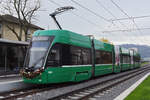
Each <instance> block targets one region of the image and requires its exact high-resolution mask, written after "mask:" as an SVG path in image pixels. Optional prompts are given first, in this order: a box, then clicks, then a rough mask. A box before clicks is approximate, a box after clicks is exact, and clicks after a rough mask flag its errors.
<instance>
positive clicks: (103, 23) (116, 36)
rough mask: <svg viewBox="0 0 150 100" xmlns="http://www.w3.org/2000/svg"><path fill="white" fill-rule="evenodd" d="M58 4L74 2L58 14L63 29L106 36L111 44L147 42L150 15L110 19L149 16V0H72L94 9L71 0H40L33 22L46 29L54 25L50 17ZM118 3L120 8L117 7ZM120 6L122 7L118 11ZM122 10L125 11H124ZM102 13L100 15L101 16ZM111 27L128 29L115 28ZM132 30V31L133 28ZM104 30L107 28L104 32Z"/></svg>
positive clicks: (149, 40) (63, 4)
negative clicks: (66, 9)
mask: <svg viewBox="0 0 150 100" xmlns="http://www.w3.org/2000/svg"><path fill="white" fill-rule="evenodd" d="M52 1H54V2H56V3H58V4H59V5H60V6H73V7H75V8H76V9H75V10H72V11H69V12H66V13H63V14H61V15H58V16H57V19H58V21H59V22H60V24H61V25H62V27H63V29H65V30H71V31H73V32H76V33H80V34H83V35H89V34H90V35H94V36H95V38H96V39H100V38H103V37H104V38H107V39H108V40H109V41H111V42H113V43H114V44H125V43H132V44H145V45H150V29H145V30H139V29H143V28H150V17H144V18H136V19H134V21H133V20H132V19H127V20H119V21H113V23H112V21H111V20H112V19H116V18H117V19H120V18H128V17H139V16H150V6H149V4H150V0H113V2H114V3H113V2H112V1H111V0H73V1H76V2H77V3H79V4H81V5H83V6H84V7H86V8H88V9H90V10H91V11H93V12H94V13H95V14H96V15H94V14H93V13H91V12H89V11H87V10H85V9H83V8H81V7H80V6H78V5H77V4H75V3H74V2H72V1H71V0H41V3H42V4H41V5H42V8H41V9H42V10H44V11H41V12H40V13H39V14H38V16H37V17H38V21H37V22H36V24H37V25H38V26H41V27H43V28H45V29H57V27H56V25H55V23H54V22H53V20H52V19H51V18H50V17H49V13H52V12H53V11H54V10H55V9H56V8H58V7H60V6H58V5H56V4H54V3H53V2H52ZM115 4H117V5H118V6H119V7H120V8H121V9H119V8H118V7H117V6H116V5H115ZM121 10H122V11H121ZM123 12H124V13H123ZM101 17H103V18H101ZM113 30H131V31H115V32H110V31H113ZM133 30H134V31H133ZM106 31H107V32H106Z"/></svg>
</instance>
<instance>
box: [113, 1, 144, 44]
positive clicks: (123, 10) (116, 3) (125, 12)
mask: <svg viewBox="0 0 150 100" xmlns="http://www.w3.org/2000/svg"><path fill="white" fill-rule="evenodd" d="M110 1H111V2H112V3H113V4H114V5H115V6H116V7H117V8H118V9H119V10H120V11H121V12H122V13H123V14H124V15H126V16H127V17H128V18H129V19H130V20H131V21H132V22H133V24H134V25H135V27H136V28H137V30H138V31H139V33H140V34H141V35H142V32H141V30H140V29H139V27H138V25H137V24H136V23H135V20H134V19H132V18H131V17H130V16H129V15H128V14H127V13H126V12H125V11H124V10H123V9H122V8H121V7H120V6H119V5H118V4H117V3H115V2H114V1H113V0H110ZM142 42H143V39H142Z"/></svg>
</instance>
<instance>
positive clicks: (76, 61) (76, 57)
mask: <svg viewBox="0 0 150 100" xmlns="http://www.w3.org/2000/svg"><path fill="white" fill-rule="evenodd" d="M70 53H71V64H72V65H81V64H82V55H81V54H82V52H81V48H79V47H75V46H71V47H70Z"/></svg>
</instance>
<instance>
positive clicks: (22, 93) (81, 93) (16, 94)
mask: <svg viewBox="0 0 150 100" xmlns="http://www.w3.org/2000/svg"><path fill="white" fill-rule="evenodd" d="M148 70H150V67H144V68H140V69H135V70H132V71H129V72H124V73H125V74H121V75H117V76H116V77H113V78H111V79H108V80H104V81H102V82H99V83H95V84H92V85H89V86H86V87H81V88H79V89H74V90H73V89H72V90H70V91H69V90H68V92H64V93H61V94H59V93H58V94H57V95H54V96H49V95H48V92H53V91H55V90H59V89H67V88H68V87H71V86H74V85H78V84H82V83H85V82H82V83H77V84H72V83H71V84H69V85H68V84H63V85H62V84H61V85H60V84H59V85H58V84H56V85H51V86H48V85H47V86H41V87H40V88H39V87H38V88H35V87H34V88H31V89H28V90H19V91H13V92H8V93H3V94H0V99H1V100H14V99H17V98H18V100H23V99H24V98H26V99H27V98H29V99H34V100H38V99H39V98H40V99H41V98H42V99H57V100H63V99H66V100H70V99H77V100H82V99H89V98H91V97H93V96H94V95H95V94H99V93H102V92H103V91H110V89H111V88H112V87H114V86H115V85H117V84H120V83H122V82H124V81H126V80H128V79H131V78H132V77H134V76H136V75H139V74H141V73H142V72H144V71H148ZM107 77H109V76H107ZM103 78H104V77H103ZM96 79H97V78H96ZM92 80H95V79H92ZM89 81H91V80H89ZM44 93H47V95H45V94H44ZM43 94H44V96H43ZM40 99H39V100H40Z"/></svg>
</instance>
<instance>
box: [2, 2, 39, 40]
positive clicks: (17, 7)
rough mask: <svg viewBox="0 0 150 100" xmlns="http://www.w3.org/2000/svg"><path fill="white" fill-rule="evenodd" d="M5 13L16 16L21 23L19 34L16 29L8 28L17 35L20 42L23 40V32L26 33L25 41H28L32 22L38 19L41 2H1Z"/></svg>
mask: <svg viewBox="0 0 150 100" xmlns="http://www.w3.org/2000/svg"><path fill="white" fill-rule="evenodd" d="M1 1H2V3H1V5H2V8H3V10H2V11H3V12H2V13H7V14H10V15H14V16H16V17H17V18H18V21H19V29H20V30H19V31H20V32H19V34H18V33H17V32H16V30H15V27H13V26H9V25H7V27H8V28H9V29H10V30H11V31H12V32H13V33H14V34H15V35H16V37H17V39H18V40H19V41H21V40H22V35H23V32H24V33H25V41H27V36H28V30H29V28H30V27H31V22H32V21H33V20H34V19H35V18H36V14H37V11H39V9H40V0H1Z"/></svg>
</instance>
